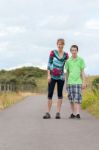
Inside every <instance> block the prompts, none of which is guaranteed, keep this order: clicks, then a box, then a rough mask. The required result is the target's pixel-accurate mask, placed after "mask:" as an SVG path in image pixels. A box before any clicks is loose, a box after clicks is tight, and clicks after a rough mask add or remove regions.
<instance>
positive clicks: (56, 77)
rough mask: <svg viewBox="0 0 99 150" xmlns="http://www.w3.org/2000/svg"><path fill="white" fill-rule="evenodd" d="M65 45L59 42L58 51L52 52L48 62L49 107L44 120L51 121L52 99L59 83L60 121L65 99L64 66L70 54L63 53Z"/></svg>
mask: <svg viewBox="0 0 99 150" xmlns="http://www.w3.org/2000/svg"><path fill="white" fill-rule="evenodd" d="M64 45H65V41H64V39H58V40H57V49H56V50H52V51H51V52H50V56H49V62H48V68H47V69H48V105H47V112H46V114H45V115H44V116H43V118H44V119H50V118H51V115H50V110H51V107H52V97H53V92H54V87H55V84H56V83H57V94H58V101H57V113H56V117H55V118H56V119H60V118H61V117H60V111H61V105H62V99H63V86H64V65H65V62H66V60H67V59H68V54H67V53H65V52H64V51H63V49H64Z"/></svg>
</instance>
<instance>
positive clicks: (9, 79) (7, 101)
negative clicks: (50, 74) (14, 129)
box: [0, 67, 47, 109]
mask: <svg viewBox="0 0 99 150" xmlns="http://www.w3.org/2000/svg"><path fill="white" fill-rule="evenodd" d="M45 91H47V82H46V71H45V70H42V69H39V68H35V67H22V68H18V69H15V70H10V71H6V70H1V71H0V109H4V108H6V107H8V106H10V105H12V104H14V103H16V102H18V101H20V100H22V99H23V98H24V97H26V96H29V95H33V94H35V93H44V92H45Z"/></svg>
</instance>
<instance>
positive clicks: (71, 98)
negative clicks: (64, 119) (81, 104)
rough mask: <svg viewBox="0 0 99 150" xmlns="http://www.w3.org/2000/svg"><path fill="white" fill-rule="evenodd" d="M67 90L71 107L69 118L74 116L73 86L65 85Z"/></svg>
mask: <svg viewBox="0 0 99 150" xmlns="http://www.w3.org/2000/svg"><path fill="white" fill-rule="evenodd" d="M67 91H68V99H69V101H70V107H71V115H70V117H69V118H71V119H73V118H75V104H74V98H73V97H74V86H73V85H68V87H67Z"/></svg>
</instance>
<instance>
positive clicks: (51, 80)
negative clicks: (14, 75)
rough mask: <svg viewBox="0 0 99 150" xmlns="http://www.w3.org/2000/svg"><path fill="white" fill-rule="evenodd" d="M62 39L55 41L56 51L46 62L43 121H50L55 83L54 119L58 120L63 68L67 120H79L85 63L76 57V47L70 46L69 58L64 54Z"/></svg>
mask: <svg viewBox="0 0 99 150" xmlns="http://www.w3.org/2000/svg"><path fill="white" fill-rule="evenodd" d="M64 45H65V41H64V39H58V40H57V49H56V50H52V51H51V52H50V56H49V61H48V68H47V69H48V107H47V112H46V114H45V115H44V116H43V118H44V119H50V118H51V115H50V111H51V107H52V97H53V93H54V88H55V84H56V83H57V96H58V101H57V111H56V116H55V118H56V119H60V118H61V115H60V111H61V105H62V99H63V87H64V82H65V76H64V68H65V69H66V89H67V92H68V99H69V101H70V106H71V114H70V116H69V118H71V119H74V118H77V119H80V105H81V102H82V89H84V88H85V73H84V68H85V63H84V60H83V59H82V58H81V57H79V56H78V46H77V45H72V46H71V48H70V52H71V57H70V58H69V56H68V53H66V52H64Z"/></svg>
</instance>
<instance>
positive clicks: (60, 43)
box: [57, 42, 64, 50]
mask: <svg viewBox="0 0 99 150" xmlns="http://www.w3.org/2000/svg"><path fill="white" fill-rule="evenodd" d="M57 47H58V49H60V50H63V48H64V44H63V43H62V42H58V43H57Z"/></svg>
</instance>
